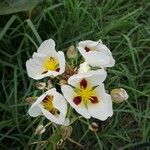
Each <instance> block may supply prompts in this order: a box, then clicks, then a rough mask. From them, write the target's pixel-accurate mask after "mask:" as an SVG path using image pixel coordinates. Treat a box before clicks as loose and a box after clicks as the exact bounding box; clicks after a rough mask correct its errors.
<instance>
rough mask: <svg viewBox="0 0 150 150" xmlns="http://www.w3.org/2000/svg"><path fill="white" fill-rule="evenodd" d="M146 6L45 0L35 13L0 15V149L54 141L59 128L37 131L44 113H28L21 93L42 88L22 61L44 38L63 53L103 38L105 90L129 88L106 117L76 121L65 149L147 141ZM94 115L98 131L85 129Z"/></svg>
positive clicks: (116, 148)
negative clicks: (107, 56)
mask: <svg viewBox="0 0 150 150" xmlns="http://www.w3.org/2000/svg"><path fill="white" fill-rule="evenodd" d="M149 9H150V3H149V2H148V0H147V1H146V0H137V1H134V0H129V1H126V0H108V1H106V0H101V1H100V0H95V1H92V0H86V1H82V0H81V1H79V0H63V1H60V0H57V1H54V0H45V1H44V2H41V4H40V5H38V6H37V7H36V8H35V9H34V10H33V11H32V12H29V13H28V12H26V13H25V12H24V13H18V14H13V15H7V16H0V20H1V21H0V22H1V23H0V56H1V59H0V64H1V67H0V72H1V73H0V74H1V87H0V88H1V90H0V97H1V101H0V114H1V115H0V118H1V122H0V149H1V150H12V149H13V150H19V149H25V150H41V149H46V148H45V147H46V144H44V145H43V146H40V145H41V141H44V140H46V139H48V138H49V141H53V142H56V141H57V138H58V136H59V135H57V134H56V133H55V134H54V135H51V134H50V133H51V128H49V129H48V132H46V133H44V134H43V135H42V136H37V135H34V131H35V128H36V126H37V125H38V124H39V123H40V122H44V123H46V122H47V120H45V119H44V118H42V119H41V117H40V118H36V119H34V118H31V117H30V116H28V114H27V110H28V107H29V106H28V105H27V104H26V103H25V98H26V97H28V96H33V95H40V93H39V92H38V91H37V90H36V89H35V87H34V82H35V81H33V80H32V79H30V78H28V76H27V73H26V69H25V62H26V60H27V59H28V58H29V57H30V56H31V55H32V53H33V52H34V51H36V49H37V47H38V46H39V45H40V43H41V42H42V41H43V40H45V39H48V38H53V39H55V41H56V42H57V49H59V50H60V49H62V50H63V51H64V52H65V51H66V50H67V49H66V48H67V47H68V46H70V45H72V44H76V42H77V41H80V40H86V39H91V40H98V39H102V40H103V42H104V43H105V44H106V45H107V46H108V47H109V48H110V49H111V50H112V53H113V56H114V58H115V59H116V65H115V66H114V67H113V68H109V69H108V72H109V74H108V78H107V80H106V82H105V83H106V89H107V90H110V89H112V88H116V87H123V88H125V89H126V90H127V91H128V93H129V95H130V97H129V99H128V101H126V102H124V103H122V104H119V105H117V104H114V105H113V107H114V115H113V117H111V118H109V119H108V120H107V121H105V122H101V121H98V120H95V119H90V120H88V123H86V120H85V119H79V120H78V121H77V122H75V123H74V124H73V133H72V135H71V137H70V138H71V139H70V140H67V141H66V144H65V148H64V149H65V150H70V149H82V148H81V146H80V144H81V145H83V146H84V149H86V150H88V149H89V150H90V149H92V148H93V149H96V150H130V149H133V148H134V147H135V146H136V145H138V144H141V143H150V83H149V79H150V53H149V50H150V38H149V37H150V19H149V18H150V13H149ZM92 121H96V122H97V123H98V124H99V131H98V132H96V133H93V132H92V131H90V130H89V129H88V124H90V123H91V122H92ZM57 130H59V128H58V129H57ZM50 135H51V136H50ZM76 142H77V143H78V144H77V143H76ZM75 143H76V144H75ZM51 146H52V144H49V149H52V147H51ZM136 149H138V147H136ZM141 149H143V150H144V149H146V147H145V148H144V147H140V150H141ZM147 150H148V148H147Z"/></svg>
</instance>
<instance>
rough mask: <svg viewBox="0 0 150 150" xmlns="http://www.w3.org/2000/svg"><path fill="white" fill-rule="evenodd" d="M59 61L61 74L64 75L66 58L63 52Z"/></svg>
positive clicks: (60, 53)
mask: <svg viewBox="0 0 150 150" xmlns="http://www.w3.org/2000/svg"><path fill="white" fill-rule="evenodd" d="M58 60H59V67H60V71H59V74H62V73H64V71H65V56H64V53H63V52H62V51H59V52H58Z"/></svg>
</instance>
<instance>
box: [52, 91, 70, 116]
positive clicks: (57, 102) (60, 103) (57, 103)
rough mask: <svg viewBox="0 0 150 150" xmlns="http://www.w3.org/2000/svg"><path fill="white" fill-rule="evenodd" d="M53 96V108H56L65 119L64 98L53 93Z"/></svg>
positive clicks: (65, 103)
mask: <svg viewBox="0 0 150 150" xmlns="http://www.w3.org/2000/svg"><path fill="white" fill-rule="evenodd" d="M53 95H54V99H53V104H54V107H56V108H57V109H58V110H59V111H60V112H61V113H62V114H63V116H64V118H65V117H66V114H67V102H66V100H65V98H64V97H63V96H62V95H61V94H60V93H58V92H55V93H54V94H53Z"/></svg>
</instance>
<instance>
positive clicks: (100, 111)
mask: <svg viewBox="0 0 150 150" xmlns="http://www.w3.org/2000/svg"><path fill="white" fill-rule="evenodd" d="M96 91H97V92H98V91H99V92H98V98H99V102H98V103H97V104H92V103H91V104H89V105H88V106H87V107H88V111H89V113H90V114H91V116H92V117H94V118H97V119H99V120H102V121H104V120H106V119H107V118H108V117H110V116H112V115H113V109H112V101H111V97H110V95H108V94H106V93H105V92H104V89H103V87H102V86H101V87H97V90H96Z"/></svg>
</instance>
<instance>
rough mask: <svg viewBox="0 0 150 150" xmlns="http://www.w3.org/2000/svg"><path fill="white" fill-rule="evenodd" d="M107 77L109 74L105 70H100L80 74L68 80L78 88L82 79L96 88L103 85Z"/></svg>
mask: <svg viewBox="0 0 150 150" xmlns="http://www.w3.org/2000/svg"><path fill="white" fill-rule="evenodd" d="M106 76H107V72H106V71H105V70H104V69H99V70H97V71H93V70H92V71H88V72H85V73H79V74H76V75H73V76H71V77H70V78H69V79H68V83H69V84H71V85H72V86H75V87H76V86H78V85H79V82H80V81H81V80H82V79H86V80H87V81H89V82H90V84H91V85H92V86H96V85H99V84H101V83H102V82H103V81H104V80H105V79H106Z"/></svg>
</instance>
